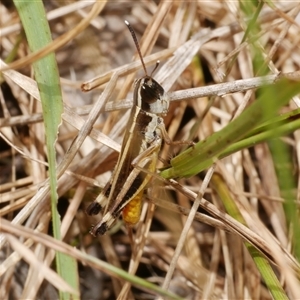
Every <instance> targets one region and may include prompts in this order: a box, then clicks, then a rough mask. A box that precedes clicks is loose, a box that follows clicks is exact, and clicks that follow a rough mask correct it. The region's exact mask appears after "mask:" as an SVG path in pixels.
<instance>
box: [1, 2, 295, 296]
mask: <svg viewBox="0 0 300 300" xmlns="http://www.w3.org/2000/svg"><path fill="white" fill-rule="evenodd" d="M17 2H22V1H16V6H17V8H18V11H17V10H16V8H15V7H14V6H13V5H11V4H9V2H7V1H3V3H2V2H1V3H0V26H1V31H0V36H1V50H0V51H1V52H0V53H1V62H0V63H1V92H0V105H1V109H0V112H1V119H0V151H1V152H0V168H1V172H0V180H1V182H0V183H1V185H0V193H1V194H0V200H1V209H0V214H1V220H0V222H1V224H0V230H1V234H0V239H1V262H2V264H1V266H0V276H1V277H0V282H1V284H0V299H57V298H59V297H60V298H62V299H63V298H66V299H68V297H69V296H70V294H73V297H74V299H79V298H80V299H154V298H156V297H161V299H171V298H174V299H297V297H299V295H300V283H299V274H300V266H299V258H300V223H299V200H300V172H299V170H300V121H299V120H300V118H299V116H300V99H299V94H300V83H299V78H300V72H299V69H300V47H299V45H300V39H299V37H300V4H299V3H298V2H297V1H277V2H267V1H259V3H258V4H257V6H254V4H253V2H254V1H240V2H238V1H192V2H186V1H182V2H180V1H162V2H159V1H152V2H151V1H132V2H123V1H108V3H105V1H96V2H93V1H84V0H82V1H77V2H75V1H74V2H72V1H44V3H46V7H45V9H46V13H47V19H48V21H49V25H50V31H51V34H52V39H53V42H52V43H49V44H46V46H45V47H44V48H42V49H41V50H40V51H36V50H34V53H32V52H30V50H29V46H28V45H30V46H31V45H32V44H31V42H30V33H32V32H33V30H36V32H37V33H36V39H39V38H40V33H39V32H40V31H39V30H40V29H41V28H39V26H36V28H32V27H30V26H32V25H30V22H28V24H24V23H23V26H24V28H25V32H26V35H25V34H24V32H23V31H22V30H21V28H22V25H21V22H20V18H19V16H21V15H22V14H23V13H24V10H26V5H23V6H22V5H21V8H20V5H19V4H17ZM25 2H26V1H24V3H25ZM36 2H38V1H36ZM24 3H23V4H24ZM22 10H23V11H22ZM99 12H100V13H99ZM25 13H28V11H25ZM35 18H37V20H39V18H40V19H42V15H41V16H39V15H37V16H34V17H33V18H32V19H35ZM27 19H28V18H27ZM125 19H126V20H128V21H129V22H130V23H131V26H132V27H133V28H134V30H135V32H136V34H137V36H138V40H139V42H140V46H141V51H142V53H143V56H144V57H145V58H144V61H145V64H146V65H147V69H148V73H149V74H150V73H151V71H152V70H153V69H154V66H155V63H156V61H157V60H160V66H159V68H158V70H156V71H155V72H154V74H153V77H154V78H155V80H156V81H158V82H159V83H160V84H161V85H162V86H163V87H164V89H165V91H166V92H168V94H169V99H170V101H171V104H170V109H169V113H168V115H167V116H166V117H165V126H166V129H167V131H168V135H169V136H170V138H171V139H172V140H174V141H178V140H192V141H194V142H195V146H192V147H189V148H188V146H187V145H186V144H183V145H167V144H164V145H163V147H162V149H161V152H160V157H161V159H160V161H159V164H158V166H157V169H158V174H157V175H155V176H153V180H152V182H151V184H150V185H149V187H148V189H147V191H146V192H145V201H144V206H143V210H142V214H141V220H140V222H139V223H138V224H137V225H136V226H135V227H134V229H133V236H134V245H132V244H131V242H130V236H129V235H128V233H127V230H126V227H125V226H124V225H123V223H122V222H121V219H120V220H119V221H118V222H117V223H116V225H115V226H114V227H113V228H112V230H111V231H109V233H107V234H106V235H105V236H100V237H97V238H94V237H93V236H92V235H90V233H89V230H90V228H91V226H92V225H93V224H95V223H97V222H98V221H100V220H101V216H100V215H99V216H94V217H91V216H88V215H87V214H86V212H85V210H86V208H87V206H88V205H89V204H90V203H91V202H92V201H93V200H94V199H95V198H96V197H97V195H98V194H99V192H100V191H101V189H102V188H103V187H104V185H105V184H106V182H107V181H108V180H109V178H110V176H111V173H112V171H113V168H114V166H115V164H116V161H117V155H118V151H120V145H121V143H122V137H123V133H124V128H126V126H127V124H128V116H129V113H128V112H129V109H130V107H131V106H132V97H133V88H134V86H133V82H134V79H136V78H139V77H141V76H143V74H144V73H143V71H142V68H141V63H140V61H139V58H138V57H137V56H135V57H134V54H135V53H136V49H135V47H134V43H133V41H132V38H131V36H130V33H129V31H128V29H127V27H126V25H125V24H124V20H125ZM29 21H31V20H29ZM26 26H29V27H26ZM31 38H33V40H34V38H35V36H34V35H33V36H32V37H31ZM40 39H41V38H40ZM37 49H40V48H37ZM53 51H55V58H56V62H57V66H58V70H59V75H60V83H61V91H62V99H63V114H62V116H61V119H62V124H61V126H60V127H59V134H58V137H57V141H56V145H55V151H56V152H53V153H54V155H56V162H57V169H56V170H55V168H53V166H51V164H50V160H51V159H50V157H51V155H50V154H49V152H51V144H50V146H49V144H48V146H47V144H46V140H47V141H48V142H49V139H50V141H51V138H49V134H51V133H49V132H48V130H49V124H50V125H51V121H52V120H51V118H50V119H49V120H48V121H47V113H48V112H45V104H44V102H43V101H44V100H43V99H44V95H43V94H42V93H43V90H42V87H41V85H40V83H41V81H40V80H39V77H38V75H39V74H37V71H36V69H35V68H36V61H37V60H38V59H40V58H42V57H44V56H45V55H46V54H49V53H52V52H53ZM132 57H134V58H132ZM40 62H41V63H42V60H41V61H40ZM33 70H34V71H33ZM34 72H35V73H36V75H35V76H34V75H33V73H34ZM49 73H50V72H49ZM42 75H43V76H45V77H44V78H46V79H45V80H46V81H45V82H44V83H45V86H47V84H49V86H50V87H51V83H52V84H53V82H52V81H50V80H51V79H49V81H48V80H47V71H45V74H42ZM37 82H38V84H37ZM265 85H268V87H265ZM58 89H59V86H58ZM50 91H51V92H53V90H50ZM46 93H47V92H46ZM49 93H50V92H49ZM56 96H58V93H56V92H55V95H54V96H52V97H50V95H48V100H49V97H50V104H51V99H52V100H53V101H54V97H56ZM46 99H47V95H46ZM56 100H57V99H55V101H56ZM41 101H42V102H43V105H41ZM57 101H58V102H57V103H58V105H59V101H60V100H59V99H58V100H57ZM52 104H53V103H52ZM50 107H51V106H50ZM43 109H44V111H43ZM58 119H59V116H58ZM47 124H48V125H47ZM52 125H53V126H54V128H52V131H54V134H55V132H56V125H55V122H54V120H53V124H52ZM54 138H55V135H54ZM52 139H53V136H52ZM47 147H48V148H47ZM52 148H54V147H52ZM187 148H188V149H187ZM52 150H54V149H52ZM48 164H49V165H48ZM49 170H50V172H49ZM53 170H54V173H52V175H51V172H52V171H53ZM55 172H56V179H57V193H58V197H59V199H58V205H57V209H58V213H59V215H60V217H61V224H60V221H59V220H56V219H55V218H53V215H55V214H53V213H51V206H50V203H51V201H52V212H53V209H55V207H56V204H55V195H53V194H52V200H50V198H51V197H50V192H49V191H50V183H49V182H51V186H52V187H53V186H54V188H55V186H56V182H55V181H56V180H54V181H53V180H52V179H53V174H55ZM49 178H51V181H50V180H49ZM175 180H178V181H175ZM53 199H54V200H53ZM57 226H58V227H57ZM53 228H54V229H53ZM56 230H58V231H59V232H58V233H57V232H56ZM53 232H54V233H53ZM54 237H55V238H54ZM61 253H63V255H67V256H60V255H61ZM55 255H56V260H54V258H55ZM66 257H71V258H73V260H70V261H68V265H67V266H66V265H64V259H65V258H66ZM54 262H56V263H54ZM76 262H77V264H76ZM74 280H75V282H74ZM76 280H77V283H78V284H77V283H76ZM79 285H80V288H79ZM79 289H80V290H79ZM62 291H66V293H65V294H64V293H61V292H62ZM69 293H70V294H69ZM79 295H80V296H79ZM158 295H160V296H158Z"/></svg>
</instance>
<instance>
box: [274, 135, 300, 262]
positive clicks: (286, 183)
mask: <svg viewBox="0 0 300 300" xmlns="http://www.w3.org/2000/svg"><path fill="white" fill-rule="evenodd" d="M268 145H269V148H270V152H271V155H272V157H273V162H274V166H275V171H276V175H277V180H278V183H279V187H280V193H281V197H282V198H283V199H284V200H285V202H284V210H285V215H286V218H287V221H288V224H289V225H290V226H289V228H290V229H291V231H292V236H293V246H294V254H295V257H296V258H297V259H298V261H299V260H300V221H299V207H298V205H297V201H296V199H297V179H296V177H297V176H296V173H295V167H294V163H293V157H292V152H291V149H289V146H288V145H287V144H286V143H285V142H284V141H282V140H281V139H279V138H276V139H272V140H270V141H269V143H268Z"/></svg>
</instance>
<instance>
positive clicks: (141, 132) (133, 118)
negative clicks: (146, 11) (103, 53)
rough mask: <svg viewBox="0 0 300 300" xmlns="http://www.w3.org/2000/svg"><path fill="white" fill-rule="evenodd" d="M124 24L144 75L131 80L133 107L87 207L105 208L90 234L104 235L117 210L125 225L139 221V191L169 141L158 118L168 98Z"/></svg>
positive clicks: (96, 210) (93, 209)
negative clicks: (107, 173)
mask: <svg viewBox="0 0 300 300" xmlns="http://www.w3.org/2000/svg"><path fill="white" fill-rule="evenodd" d="M125 23H126V25H127V27H128V28H129V30H130V32H131V35H132V37H133V40H134V42H135V45H136V48H137V51H138V54H139V57H140V59H141V62H142V65H143V69H144V71H145V76H144V77H142V78H140V79H138V80H137V81H136V82H135V88H134V95H133V107H132V110H131V114H130V117H129V121H128V126H127V129H126V131H125V135H124V139H123V143H122V147H121V152H120V155H119V158H118V162H117V165H116V167H115V169H114V171H113V174H112V177H111V179H110V181H109V182H108V183H107V184H106V185H105V187H104V189H103V190H102V192H101V193H100V194H99V196H98V197H97V198H96V200H95V201H94V202H93V203H91V204H90V205H89V206H88V208H87V213H88V214H89V215H96V214H98V213H99V212H100V211H101V210H102V208H103V207H105V208H104V213H103V218H102V220H101V221H100V222H99V223H97V224H96V225H95V226H94V227H93V228H92V229H91V234H92V235H94V236H97V235H98V234H101V235H103V234H105V233H106V232H107V231H108V230H109V229H110V228H111V226H112V225H113V224H114V222H115V221H116V219H117V218H118V217H119V216H120V215H121V213H122V217H123V221H124V222H125V224H126V225H127V226H129V227H130V226H133V225H135V224H136V223H137V222H138V221H139V219H140V212H141V207H142V198H143V193H144V190H145V188H146V186H147V184H148V183H149V181H150V180H151V177H152V175H151V174H153V173H154V172H155V171H156V164H157V160H158V153H159V151H160V149H161V145H162V141H163V138H164V139H165V141H166V142H167V143H168V142H169V138H168V137H167V133H166V130H165V126H164V121H163V118H162V116H164V115H166V114H167V112H168V108H169V99H168V97H167V95H166V93H165V91H164V89H163V87H162V86H161V85H160V84H159V83H158V82H156V81H155V80H154V79H153V78H152V73H153V72H152V73H151V75H150V76H149V75H148V74H147V71H146V67H145V64H144V61H143V57H142V54H141V51H140V47H139V44H138V41H137V38H136V35H135V33H134V31H133V29H132V27H131V25H130V24H129V23H128V22H127V21H125ZM155 69H156V67H155ZM155 69H154V70H155ZM141 170H144V171H141Z"/></svg>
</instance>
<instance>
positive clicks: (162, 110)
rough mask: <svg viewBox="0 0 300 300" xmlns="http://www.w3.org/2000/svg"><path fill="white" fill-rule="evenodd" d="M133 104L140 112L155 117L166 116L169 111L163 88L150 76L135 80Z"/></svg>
mask: <svg viewBox="0 0 300 300" xmlns="http://www.w3.org/2000/svg"><path fill="white" fill-rule="evenodd" d="M134 102H135V103H134V105H137V106H138V107H140V108H141V109H142V110H144V111H146V112H148V113H152V114H156V115H166V114H167V112H168V109H169V99H168V98H167V95H166V94H165V91H164V89H163V87H162V86H161V85H160V84H159V83H158V82H157V81H155V80H154V79H153V78H152V77H150V76H144V77H142V78H140V79H139V80H137V82H136V86H135V90H134Z"/></svg>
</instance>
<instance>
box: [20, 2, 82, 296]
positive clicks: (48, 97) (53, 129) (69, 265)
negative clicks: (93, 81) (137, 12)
mask: <svg viewBox="0 0 300 300" xmlns="http://www.w3.org/2000/svg"><path fill="white" fill-rule="evenodd" d="M14 3H15V6H16V8H17V10H18V12H19V15H20V18H21V21H22V24H23V27H24V30H25V33H26V38H27V41H28V44H29V47H30V50H31V51H32V52H35V51H37V50H39V49H41V48H43V47H45V46H46V45H48V44H49V43H50V42H51V41H52V39H51V32H50V28H49V24H48V21H47V18H46V14H45V10H44V6H43V2H42V1H39V0H36V1H21V0H15V1H14ZM33 68H34V74H35V79H36V81H37V84H38V87H39V91H40V96H41V101H42V108H43V117H44V126H45V132H46V143H47V152H48V163H49V174H50V175H49V176H50V191H51V211H52V223H53V232H54V237H55V238H56V239H61V234H60V224H61V223H60V217H59V214H58V212H57V192H56V188H57V180H56V159H55V157H56V155H55V154H56V153H55V142H56V139H57V132H58V126H59V124H60V123H61V114H62V112H63V101H62V95H61V89H60V79H59V73H58V68H57V64H56V60H55V55H54V53H51V54H49V55H47V56H46V57H44V58H42V59H40V60H39V61H36V62H35V63H34V64H33ZM56 266H57V272H58V274H60V276H61V277H62V278H63V279H64V280H65V281H66V282H68V283H69V284H70V285H71V286H72V287H73V288H74V289H75V290H77V291H78V295H79V282H78V277H77V274H78V272H77V264H76V262H75V261H74V260H73V259H72V258H71V257H70V256H66V255H65V254H61V253H59V252H57V253H56ZM60 297H61V298H62V299H71V297H72V299H76V297H77V296H76V295H70V294H67V293H63V292H62V291H60Z"/></svg>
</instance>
